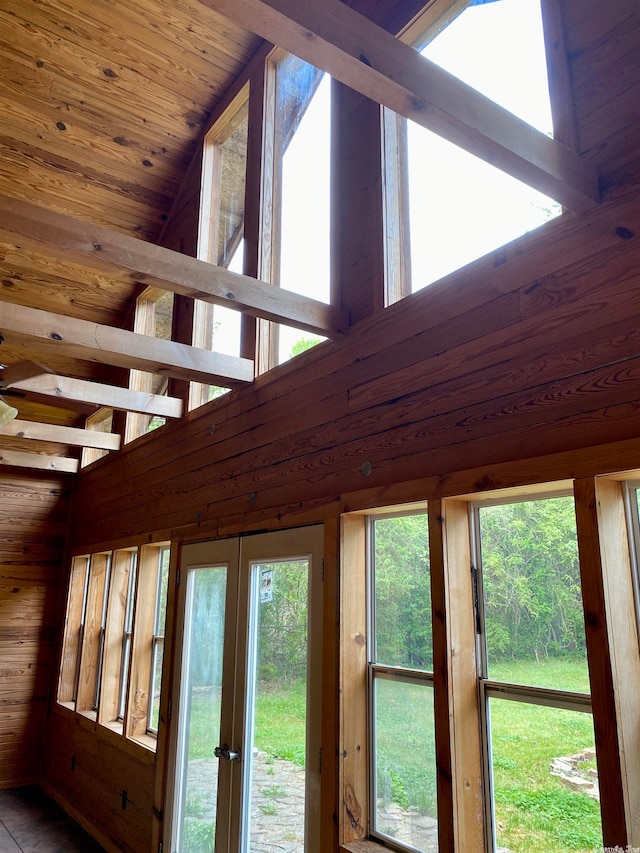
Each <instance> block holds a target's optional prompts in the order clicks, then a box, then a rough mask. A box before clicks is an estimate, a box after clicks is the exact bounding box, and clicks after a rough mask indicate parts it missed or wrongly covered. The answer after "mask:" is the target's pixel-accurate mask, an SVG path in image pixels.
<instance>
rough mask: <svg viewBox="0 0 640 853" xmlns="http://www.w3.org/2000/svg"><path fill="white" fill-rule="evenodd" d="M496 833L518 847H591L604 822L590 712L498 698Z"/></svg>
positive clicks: (538, 851) (572, 852)
mask: <svg viewBox="0 0 640 853" xmlns="http://www.w3.org/2000/svg"><path fill="white" fill-rule="evenodd" d="M489 704H490V715H491V757H492V763H493V792H494V801H495V827H496V829H495V834H496V844H497V845H498V847H499V848H503V849H508V850H509V851H511V853H591V851H593V850H601V849H602V828H601V821H600V806H599V792H598V774H597V769H596V762H595V748H594V735H593V721H592V718H591V715H590V714H583V713H578V712H576V711H566V710H562V709H558V708H546V707H543V706H540V705H527V704H523V703H520V702H512V701H508V700H504V699H490V700H489Z"/></svg>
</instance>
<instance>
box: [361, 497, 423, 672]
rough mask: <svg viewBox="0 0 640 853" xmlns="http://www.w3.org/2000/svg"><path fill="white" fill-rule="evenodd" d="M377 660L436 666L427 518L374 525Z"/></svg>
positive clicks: (383, 520) (380, 521)
mask: <svg viewBox="0 0 640 853" xmlns="http://www.w3.org/2000/svg"><path fill="white" fill-rule="evenodd" d="M373 524H374V561H373V563H374V569H373V571H374V581H373V583H374V606H375V617H374V618H375V623H374V624H375V637H374V645H375V651H374V660H375V662H376V663H379V664H386V665H387V666H404V667H409V668H411V669H421V670H430V669H432V668H433V637H432V630H431V580H430V577H429V530H428V525H427V516H426V515H425V514H420V515H404V516H398V517H397V518H379V519H376V520H375V521H374V522H373Z"/></svg>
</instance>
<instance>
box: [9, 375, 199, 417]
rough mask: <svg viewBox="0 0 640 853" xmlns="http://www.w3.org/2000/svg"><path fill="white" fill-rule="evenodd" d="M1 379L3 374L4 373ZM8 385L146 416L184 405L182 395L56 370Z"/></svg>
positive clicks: (172, 412) (175, 412) (171, 413)
mask: <svg viewBox="0 0 640 853" xmlns="http://www.w3.org/2000/svg"><path fill="white" fill-rule="evenodd" d="M1 380H2V373H0V381H1ZM7 387H9V388H12V389H14V390H16V391H23V392H25V393H27V394H33V395H34V396H36V397H53V398H54V399H55V400H56V401H60V400H66V401H69V402H71V403H81V404H83V405H84V404H89V405H94V406H100V407H105V408H107V409H116V410H117V411H121V412H139V413H140V414H142V415H157V416H158V417H161V418H179V417H181V416H182V409H183V404H182V400H180V399H179V398H178V397H164V396H162V395H160V394H147V393H145V392H144V391H132V390H131V389H129V388H118V387H116V386H115V385H103V384H102V383H100V382H89V381H88V380H87V379H72V378H70V377H68V376H56V375H55V374H53V373H47V374H45V375H42V376H35V377H31V378H29V379H20V380H18V381H16V382H8V383H7ZM0 393H2V392H1V391H0Z"/></svg>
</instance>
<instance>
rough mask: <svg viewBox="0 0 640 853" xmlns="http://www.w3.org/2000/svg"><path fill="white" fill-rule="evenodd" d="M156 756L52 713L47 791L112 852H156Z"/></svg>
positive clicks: (89, 725) (46, 762)
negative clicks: (153, 843) (152, 846)
mask: <svg viewBox="0 0 640 853" xmlns="http://www.w3.org/2000/svg"><path fill="white" fill-rule="evenodd" d="M154 765H155V755H154V753H153V752H150V751H148V750H145V749H143V748H141V747H138V746H137V745H136V744H125V745H124V748H123V740H122V738H121V737H120V735H117V734H114V733H113V732H111V731H110V730H109V729H107V728H105V727H103V726H98V725H97V724H96V723H93V722H91V721H90V720H88V719H85V718H84V717H82V716H80V715H76V714H74V713H73V712H65V709H61V710H60V711H58V712H57V713H54V714H51V715H50V718H49V722H48V726H47V749H46V753H45V757H44V768H43V778H44V780H45V786H46V788H47V790H48V791H49V792H50V793H51V794H52V795H53V796H54V797H55V798H56V799H57V800H58V801H59V802H60V804H61V805H62V806H63V807H64V808H65V809H66V810H67V811H68V812H69V813H70V814H71V815H73V816H74V817H75V818H76V819H77V820H78V821H79V822H80V823H81V824H83V825H84V826H85V828H86V829H87V830H88V831H89V832H90V833H91V834H92V835H93V836H94V837H95V838H97V840H98V841H99V842H100V843H101V844H102V846H103V847H105V849H106V850H108V851H111V853H142V851H147V850H149V849H150V844H151V823H152V817H153V811H152V793H153V780H154Z"/></svg>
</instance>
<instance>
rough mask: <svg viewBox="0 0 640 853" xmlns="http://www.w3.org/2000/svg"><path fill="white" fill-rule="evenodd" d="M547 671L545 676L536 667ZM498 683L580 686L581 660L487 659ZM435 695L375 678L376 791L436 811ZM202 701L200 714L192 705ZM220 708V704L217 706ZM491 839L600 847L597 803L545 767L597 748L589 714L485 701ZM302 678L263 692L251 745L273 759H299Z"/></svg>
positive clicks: (521, 844) (570, 849) (534, 850)
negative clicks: (491, 777) (488, 732)
mask: <svg viewBox="0 0 640 853" xmlns="http://www.w3.org/2000/svg"><path fill="white" fill-rule="evenodd" d="M541 672H542V673H543V675H542V676H541V674H540V673H541ZM491 675H492V677H493V678H495V679H499V678H502V679H505V680H513V681H518V682H521V683H538V684H542V683H544V684H545V685H547V686H556V687H557V686H562V688H563V689H567V690H584V689H585V686H586V685H585V668H584V663H583V662H580V661H571V660H566V659H565V660H553V659H549V660H546V661H544V662H543V665H542V666H541V665H539V664H537V663H536V662H535V661H533V662H516V661H507V662H504V663H497V664H493V665H492V667H491ZM432 702H433V699H432V692H431V690H430V688H425V687H424V686H420V685H408V684H404V683H401V682H392V681H387V682H384V683H382V682H381V683H380V686H379V688H378V700H377V722H378V737H377V750H378V768H379V772H378V797H379V799H381V800H382V799H390V800H391V801H393V802H395V803H397V804H398V805H400V806H401V807H403V808H407V809H409V808H410V809H414V810H417V811H420V812H423V813H427V814H431V815H435V790H436V771H435V760H434V754H433V753H434V740H433V710H432ZM199 705H202V707H203V708H205V707H206V709H207V713H206V714H205V713H204V712H203V711H202V709H200V710H199V709H198V706H199ZM212 710H214V712H215V708H214V706H213V705H212V703H211V699H210V697H208V698H207V702H206V706H205V703H204V702H203V701H202V700H199V701H198V702H195V703H194V708H193V712H194V722H195V726H194V728H193V729H192V731H193V733H194V735H193V738H192V742H191V749H190V756H191V757H207V756H208V755H209V754H211V755H212V754H213V746H214V745H215V744H210V745H207V744H206V737H205V730H206V728H207V727H208V724H207V720H208V719H210V715H211V712H212ZM218 712H219V709H218ZM490 714H491V727H492V745H493V768H494V791H495V793H494V796H495V812H496V826H497V836H498V837H497V843H498V845H499V846H501V847H505V848H508V849H509V850H510V851H512V853H592V851H593V850H594V849H598V848H600V847H601V846H602V837H601V832H600V811H599V807H598V804H597V803H596V802H595V801H594V800H592V799H590V798H589V797H587V796H586V795H585V794H582V793H575V792H573V791H570V790H569V789H568V788H566V787H565V786H564V785H563V783H561V782H560V780H559V779H558V778H556V777H554V776H551V775H550V773H549V770H550V764H551V760H552V759H553V758H556V757H559V756H566V755H573V754H578V753H581V752H582V751H583V750H584V749H585V748H587V747H590V746H593V726H592V720H591V716H590V715H589V714H583V713H578V712H572V711H566V710H561V709H556V708H545V707H541V706H536V705H527V704H524V703H521V702H513V701H508V700H504V699H492V700H491V703H490ZM304 717H305V694H304V686H303V685H302V684H298V685H294V686H291V687H283V686H279V687H278V688H277V689H274V688H271V689H269V688H264V687H263V688H262V689H260V691H259V696H258V702H257V724H256V746H257V747H258V748H259V749H260V750H262V751H264V752H266V753H267V754H269V755H271V756H273V757H274V758H286V759H288V760H290V761H294V762H295V763H296V764H298V765H300V766H302V765H304V731H305V727H304Z"/></svg>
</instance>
